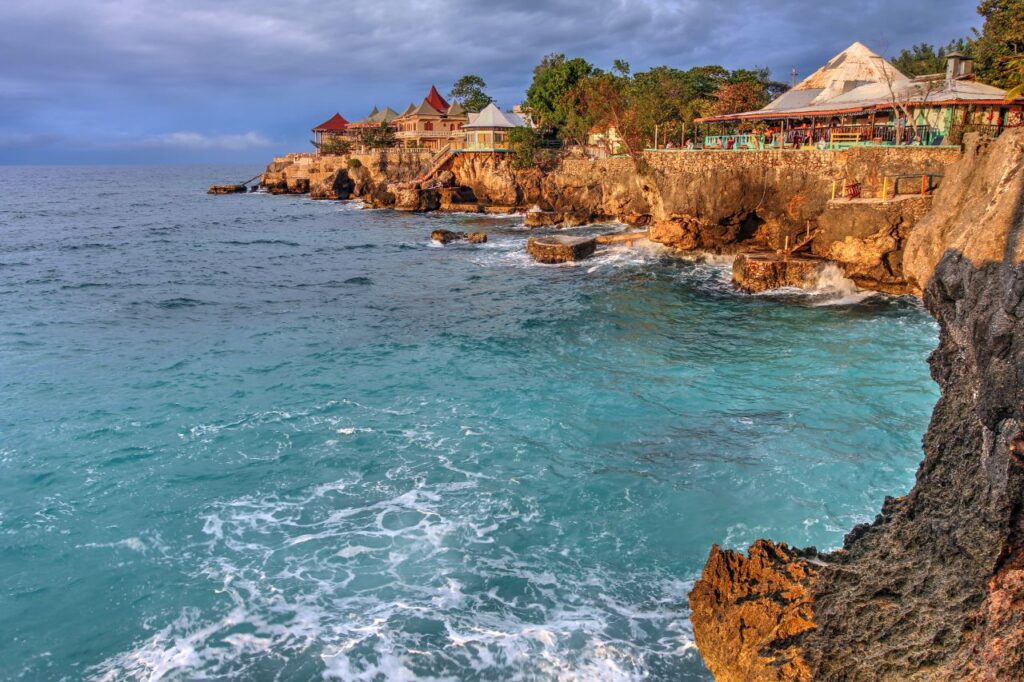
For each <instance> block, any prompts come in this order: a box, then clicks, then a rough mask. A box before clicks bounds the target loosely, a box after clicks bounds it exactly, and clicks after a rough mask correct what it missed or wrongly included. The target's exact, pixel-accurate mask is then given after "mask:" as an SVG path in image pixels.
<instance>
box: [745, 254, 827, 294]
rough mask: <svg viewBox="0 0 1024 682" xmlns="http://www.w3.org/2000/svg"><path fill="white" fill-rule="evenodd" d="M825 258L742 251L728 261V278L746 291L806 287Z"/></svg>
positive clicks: (820, 267)
mask: <svg viewBox="0 0 1024 682" xmlns="http://www.w3.org/2000/svg"><path fill="white" fill-rule="evenodd" d="M827 263H828V261H824V260H821V259H819V258H801V257H799V256H790V257H788V258H784V257H782V256H778V255H776V254H774V253H757V254H753V253H750V254H743V255H740V256H737V257H736V260H734V261H733V263H732V281H733V284H735V285H736V286H737V287H739V288H740V289H742V290H743V291H746V292H749V293H757V292H760V291H768V290H770V289H779V288H781V287H809V286H812V285H813V284H814V283H815V282H816V281H817V279H818V275H820V274H821V271H822V269H824V267H825V265H826V264H827Z"/></svg>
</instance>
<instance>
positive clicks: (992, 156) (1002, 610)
mask: <svg viewBox="0 0 1024 682" xmlns="http://www.w3.org/2000/svg"><path fill="white" fill-rule="evenodd" d="M967 146H968V151H967V154H966V155H965V157H964V159H963V160H962V161H961V162H960V163H959V164H958V166H957V167H956V168H955V169H953V170H952V171H951V174H950V177H949V178H947V181H946V183H945V184H944V185H943V188H942V189H941V190H940V192H939V195H938V196H937V197H936V199H935V210H934V211H933V212H932V213H931V214H929V216H928V217H927V218H926V219H924V220H923V221H922V222H921V223H919V224H918V226H917V227H916V228H915V230H914V232H913V233H912V234H911V235H910V239H909V244H908V246H907V269H908V272H910V273H911V274H912V276H913V278H914V281H915V282H917V283H922V284H923V290H924V299H925V303H926V305H927V307H928V309H929V311H931V313H932V314H933V315H934V316H935V318H936V319H937V320H938V322H939V325H940V328H941V333H940V340H939V347H938V349H937V350H936V351H935V352H934V353H933V354H932V356H931V358H930V365H931V370H932V375H933V377H934V378H935V380H936V381H937V382H938V384H939V386H940V388H941V390H942V397H941V398H940V400H939V402H938V404H937V405H936V407H935V410H934V413H933V415H932V419H931V423H930V425H929V429H928V433H927V435H926V436H925V439H924V460H923V462H922V463H921V466H920V468H919V470H918V474H917V482H916V484H915V485H914V488H913V489H912V490H911V491H910V493H909V494H908V495H906V496H905V497H901V498H898V499H892V498H889V499H886V500H885V503H884V504H883V505H882V510H881V513H880V514H879V515H878V517H877V518H876V519H875V521H874V522H873V523H871V524H864V525H862V526H858V527H857V528H854V529H853V530H852V531H851V532H850V533H849V534H848V535H847V537H846V540H845V542H844V545H843V548H842V549H840V550H838V551H835V552H832V553H829V554H823V555H818V554H816V553H815V552H814V551H813V550H792V549H790V548H788V547H786V546H785V545H777V544H775V543H772V542H770V541H759V542H758V543H756V544H755V545H754V546H753V547H752V548H751V550H750V554H749V556H745V555H743V554H741V553H738V552H733V551H722V550H721V549H719V548H718V547H714V548H712V550H711V554H710V556H709V558H708V562H707V564H706V567H705V571H704V574H703V576H702V578H701V580H700V581H699V582H698V583H697V584H696V585H695V587H694V590H693V591H692V592H691V595H690V603H691V608H692V621H693V627H694V634H695V637H696V641H697V645H698V647H699V648H700V651H701V654H702V655H703V657H704V660H705V662H706V663H707V665H708V667H709V668H710V669H711V671H712V672H713V673H714V674H715V676H716V679H719V680H762V679H763V680H961V679H967V680H1011V679H1024V513H1022V510H1024V421H1022V420H1024V371H1022V368H1024V263H1022V261H1024V244H1022V240H1021V231H1022V229H1024V223H1022V221H1024V131H1017V132H1011V133H1006V134H1004V136H1003V137H1002V138H1000V140H999V141H998V142H997V143H994V144H992V145H985V144H981V143H980V142H978V141H977V140H973V141H970V142H969V143H968V145H967ZM950 180H952V182H950Z"/></svg>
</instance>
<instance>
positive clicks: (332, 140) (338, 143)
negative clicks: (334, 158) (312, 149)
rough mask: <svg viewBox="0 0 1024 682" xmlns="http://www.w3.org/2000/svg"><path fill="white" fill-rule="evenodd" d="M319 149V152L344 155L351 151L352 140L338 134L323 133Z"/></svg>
mask: <svg viewBox="0 0 1024 682" xmlns="http://www.w3.org/2000/svg"><path fill="white" fill-rule="evenodd" d="M319 149H320V153H321V154H338V155H345V154H348V153H349V152H351V151H352V141H351V140H348V139H346V138H344V137H341V136H340V135H325V136H324V137H323V138H322V139H321V140H320V146H319Z"/></svg>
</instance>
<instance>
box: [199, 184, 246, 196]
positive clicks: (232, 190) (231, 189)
mask: <svg viewBox="0 0 1024 682" xmlns="http://www.w3.org/2000/svg"><path fill="white" fill-rule="evenodd" d="M244 191H246V187H245V185H210V189H208V190H206V193H207V194H237V193H239V192H244Z"/></svg>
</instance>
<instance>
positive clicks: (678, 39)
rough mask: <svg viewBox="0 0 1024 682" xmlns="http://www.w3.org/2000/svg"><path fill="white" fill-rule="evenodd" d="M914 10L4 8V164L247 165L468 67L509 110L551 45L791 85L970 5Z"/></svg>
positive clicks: (726, 2)
mask: <svg viewBox="0 0 1024 682" xmlns="http://www.w3.org/2000/svg"><path fill="white" fill-rule="evenodd" d="M923 4H924V3H921V2H920V0H861V2H860V3H858V4H857V6H856V8H855V9H854V8H852V7H851V8H849V9H848V10H840V9H838V8H837V7H836V6H835V5H834V4H833V3H825V2H821V0H780V1H779V2H775V3H767V2H763V1H761V0H677V1H676V2H664V1H660V0H517V1H511V0H488V1H484V0H447V1H444V0H441V1H438V0H431V1H427V0H411V1H405V2H403V1H400V0H373V1H372V2H329V1H328V0H317V1H315V2H313V1H310V0H290V1H286V0H279V1H278V2H276V3H264V2H256V1H255V0H247V1H243V0H219V1H218V2H209V1H208V0H33V1H31V2H17V3H14V2H10V3H0V26H3V27H4V29H3V34H2V36H3V37H2V40H0V64H2V65H3V66H0V161H8V162H17V161H31V160H39V159H46V160H55V159H56V160H59V159H60V158H61V155H60V152H59V151H57V149H58V148H64V149H70V148H69V147H68V145H69V144H70V145H74V146H75V151H74V152H69V154H68V158H74V159H76V160H81V159H82V158H95V159H96V160H104V159H108V158H118V159H121V158H132V159H136V160H146V159H149V158H160V159H167V158H179V157H180V159H181V160H189V159H194V158H200V157H201V158H209V157H210V155H211V154H214V153H219V154H221V157H219V158H224V159H225V160H235V159H258V158H263V157H264V156H266V154H267V152H268V148H269V147H271V146H273V145H280V148H281V149H282V150H284V149H294V148H300V147H304V146H306V144H307V143H306V140H307V138H308V128H309V127H310V125H311V124H313V123H316V122H318V121H320V120H322V119H325V118H327V116H329V115H330V114H331V113H333V112H334V111H336V110H341V111H342V113H343V114H344V115H345V116H347V117H349V118H358V117H361V116H363V115H365V114H366V113H367V111H368V110H369V109H370V107H371V106H373V105H374V104H378V105H389V106H392V107H395V108H402V107H404V106H405V105H406V104H408V103H409V102H410V101H418V100H419V99H420V98H422V97H423V95H424V94H425V91H426V90H427V88H428V87H429V86H430V84H431V83H437V85H438V87H439V88H440V89H441V90H442V91H446V90H447V89H448V87H449V86H450V84H451V83H452V82H453V81H454V80H455V79H456V78H458V77H459V76H460V75H462V74H464V73H469V72H472V73H477V74H479V75H481V76H483V77H484V78H485V79H486V80H487V82H488V83H489V85H490V86H491V87H490V90H491V92H492V94H493V95H495V96H496V97H498V99H499V101H500V102H501V103H502V104H503V105H506V106H510V105H512V104H515V103H516V102H518V101H520V100H521V99H522V96H523V91H524V89H525V87H526V85H527V84H528V82H529V78H530V72H531V69H532V67H533V65H534V64H536V63H537V62H538V61H539V60H540V58H541V57H542V56H544V55H545V54H548V53H551V52H564V53H566V54H569V55H574V56H575V55H580V56H583V57H586V58H587V59H589V60H591V61H592V62H595V63H597V64H598V65H600V66H608V65H610V63H611V61H612V60H613V59H616V58H622V59H626V60H627V61H629V62H630V63H631V64H632V65H633V67H634V69H643V68H647V67H650V66H656V65H659V64H670V65H673V66H679V67H683V68H685V67H689V66H693V65H697V64H710V63H719V64H723V65H725V66H727V67H731V68H737V67H751V66H767V67H769V68H771V69H772V71H773V73H774V75H775V77H776V78H779V79H781V80H788V75H789V71H790V69H791V68H792V67H793V66H796V67H797V69H798V70H799V71H800V72H801V73H803V74H807V73H809V72H810V71H811V70H813V69H814V68H817V66H819V65H820V64H821V63H822V62H824V61H825V60H826V59H827V58H828V57H830V56H832V55H833V54H835V53H836V52H838V51H840V50H842V49H843V48H845V47H846V46H848V45H849V44H850V43H851V42H853V41H854V40H860V41H862V42H865V43H867V44H868V45H869V46H872V47H874V48H875V49H876V50H879V51H881V52H883V53H884V54H886V55H890V54H892V53H894V52H896V51H898V50H899V49H900V48H902V47H905V46H909V45H911V44H914V43H918V42H932V43H944V42H946V41H948V40H950V39H952V38H956V37H959V36H963V35H966V34H967V33H968V31H969V30H970V28H971V26H972V25H975V24H976V23H977V16H976V15H975V13H974V5H973V3H972V2H967V1H965V0H930V1H929V2H928V3H927V7H926V8H925V7H922V5H923ZM26 140H33V141H35V142H34V143H33V144H26V143H25V141H26ZM47 141H50V142H49V143H48V142H47ZM47 145H49V147H50V149H49V150H48V151H44V150H46V149H47ZM172 150H176V152H173V151H172ZM115 152H116V153H115ZM175 153H177V154H178V155H177V156H175ZM200 153H201V154H200Z"/></svg>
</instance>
